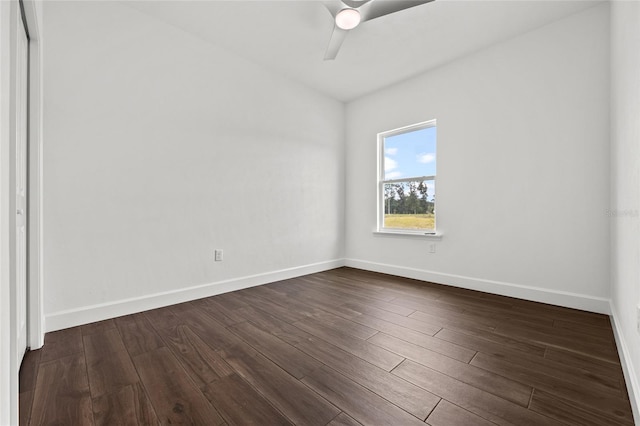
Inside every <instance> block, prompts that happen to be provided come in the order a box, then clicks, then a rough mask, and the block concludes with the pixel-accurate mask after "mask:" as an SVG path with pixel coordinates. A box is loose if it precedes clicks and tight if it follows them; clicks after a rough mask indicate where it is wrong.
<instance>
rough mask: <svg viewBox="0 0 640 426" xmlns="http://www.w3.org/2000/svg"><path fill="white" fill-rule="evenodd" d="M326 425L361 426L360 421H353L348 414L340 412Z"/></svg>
mask: <svg viewBox="0 0 640 426" xmlns="http://www.w3.org/2000/svg"><path fill="white" fill-rule="evenodd" d="M327 426H362V423H359V422H357V421H355V419H353V418H352V417H350V416H349V415H348V414H345V413H340V414H338V415H337V416H336V417H335V418H334V419H333V420H331V422H329V423H328V424H327Z"/></svg>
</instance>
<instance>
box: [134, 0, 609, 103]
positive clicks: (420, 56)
mask: <svg viewBox="0 0 640 426" xmlns="http://www.w3.org/2000/svg"><path fill="white" fill-rule="evenodd" d="M336 1H337V0H336ZM375 1H393V0H375ZM598 3H600V2H599V1H595V0H587V1H581V0H570V1H561V0H546V1H543V0H537V1H527V0H500V1H495V0H494V1H489V0H467V1H461V0H437V1H434V2H431V3H427V4H423V5H420V6H416V7H413V8H411V9H407V10H404V11H401V12H397V13H394V14H392V15H387V16H384V17H381V18H378V19H375V20H372V21H369V22H365V23H363V24H362V25H360V26H359V27H357V28H356V29H354V30H352V31H351V32H350V33H349V35H348V37H347V39H346V40H345V42H344V44H343V45H342V49H341V50H340V52H339V53H338V57H337V58H336V59H335V60H334V61H323V57H324V52H325V49H326V47H327V43H328V41H329V37H330V35H331V31H332V29H333V18H332V17H331V15H330V13H329V11H328V10H327V9H326V8H325V6H324V5H323V4H322V3H321V2H320V1H313V0H289V1H271V0H260V1H244V0H233V1H219V0H211V1H144V2H127V4H128V5H130V6H131V7H134V8H136V9H138V10H140V11H142V12H144V13H146V14H148V15H151V16H154V17H156V18H158V19H160V20H162V21H165V22H167V23H169V24H172V25H174V26H176V27H179V28H182V29H183V30H185V31H188V32H190V33H192V34H195V35H197V36H199V37H201V38H202V39H204V40H207V41H209V42H210V43H212V44H215V45H217V46H218V47H221V48H223V49H225V50H228V51H230V52H233V53H235V54H237V55H239V56H241V57H244V58H245V59H248V60H250V61H252V62H254V63H257V64H259V65H261V66H264V67H266V68H268V69H270V70H272V71H275V72H278V73H280V74H282V75H285V76H287V77H288V78H291V79H294V80H297V81H299V82H301V83H303V84H305V85H307V86H310V87H312V88H314V89H316V90H318V91H320V92H323V93H325V94H327V95H329V96H331V97H333V98H336V99H338V100H341V101H350V100H353V99H355V98H358V97H360V96H362V95H364V94H367V93H370V92H373V91H376V90H378V89H380V88H382V87H385V86H388V85H391V84H394V83H397V82H399V81H402V80H404V79H406V78H408V77H411V76H414V75H417V74H420V73H423V72H425V71H427V70H429V69H432V68H434V67H437V66H439V65H442V64H444V63H446V62H449V61H451V60H454V59H456V58H458V57H461V56H463V55H466V54H469V53H472V52H474V51H477V50H479V49H482V48H484V47H487V46H490V45H492V44H495V43H498V42H500V41H503V40H507V39H509V38H512V37H514V36H516V35H518V34H521V33H524V32H527V31H530V30H533V29H535V28H538V27H541V26H543V25H545V24H547V23H549V22H553V21H555V20H558V19H561V18H563V17H566V16H569V15H572V14H574V13H577V12H579V11H581V10H584V9H587V8H589V7H592V6H594V5H596V4H598Z"/></svg>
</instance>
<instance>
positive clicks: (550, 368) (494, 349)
mask: <svg viewBox="0 0 640 426" xmlns="http://www.w3.org/2000/svg"><path fill="white" fill-rule="evenodd" d="M436 337H439V338H443V339H446V340H448V341H454V342H457V343H460V344H462V345H467V346H468V347H474V348H476V349H477V350H478V351H479V352H482V353H484V354H486V355H490V356H492V357H495V358H498V359H500V360H505V361H509V362H512V363H514V364H519V365H522V366H525V367H527V368H533V369H535V370H537V371H538V372H541V373H544V374H547V375H550V376H554V377H557V378H561V379H563V380H581V381H582V383H585V385H586V383H589V384H590V385H591V386H596V387H599V388H600V389H601V390H602V391H603V392H605V393H606V394H610V393H614V394H619V395H621V394H624V393H626V389H625V388H624V386H621V384H620V381H619V378H618V377H617V376H611V375H608V374H599V373H593V372H590V371H587V370H584V369H581V368H577V367H575V366H574V365H567V364H561V363H558V362H555V361H553V360H550V359H548V358H544V357H541V356H537V355H531V354H529V353H526V352H523V351H519V350H514V349H511V348H510V347H506V346H503V345H500V344H496V343H494V342H492V341H490V340H486V339H483V338H482V337H479V336H469V335H466V334H462V333H456V332H454V331H451V330H447V329H442V330H441V331H440V332H439V333H438V334H436Z"/></svg>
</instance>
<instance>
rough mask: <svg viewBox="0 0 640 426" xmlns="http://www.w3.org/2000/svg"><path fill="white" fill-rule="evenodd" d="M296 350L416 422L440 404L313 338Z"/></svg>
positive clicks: (359, 360)
mask: <svg viewBox="0 0 640 426" xmlns="http://www.w3.org/2000/svg"><path fill="white" fill-rule="evenodd" d="M298 347H299V348H300V350H302V351H304V352H306V353H308V354H309V355H311V356H313V357H314V358H316V359H317V360H319V361H321V362H322V363H324V364H325V365H329V366H331V368H333V369H334V370H336V371H339V372H340V373H341V374H344V375H345V376H347V377H349V378H350V379H351V380H353V381H354V382H356V383H358V384H360V385H362V386H364V387H365V388H367V389H369V390H370V391H372V392H374V393H376V394H377V395H379V396H381V397H383V398H384V399H386V400H387V401H389V402H391V403H393V404H395V405H397V406H398V407H400V408H402V409H403V410H405V411H407V412H408V413H410V414H413V415H414V416H415V417H417V418H419V419H424V418H426V417H427V416H428V415H429V413H430V412H431V410H433V408H434V407H435V406H436V404H437V403H438V401H440V398H439V397H437V396H436V395H434V394H432V393H429V392H427V391H425V390H424V389H421V388H419V387H418V386H416V385H414V384H412V383H409V382H407V381H406V380H403V379H400V378H399V377H397V376H395V375H393V374H391V373H389V372H387V371H385V370H382V369H381V368H379V367H376V366H374V365H372V364H370V363H368V362H366V361H363V360H362V359H360V358H358V357H357V356H355V355H351V354H350V353H348V352H345V351H343V350H342V349H340V348H338V347H336V346H333V345H331V344H329V343H327V342H325V341H323V340H320V339H317V338H314V339H312V340H310V341H306V342H301V343H300V344H299V345H298Z"/></svg>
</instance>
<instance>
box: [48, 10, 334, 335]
mask: <svg viewBox="0 0 640 426" xmlns="http://www.w3.org/2000/svg"><path fill="white" fill-rule="evenodd" d="M45 19H46V20H45V37H46V39H47V49H46V52H45V58H44V67H45V72H44V75H45V80H44V86H45V105H44V114H45V122H44V131H45V134H46V141H45V152H44V161H45V178H44V180H45V184H46V189H45V200H44V214H45V217H44V229H45V235H46V237H45V247H44V268H45V274H46V286H45V296H44V300H45V313H46V315H47V329H48V330H52V329H57V328H61V327H67V326H71V325H76V324H79V323H83V322H88V321H92V320H96V319H100V317H108V316H112V315H118V314H122V313H125V312H127V311H133V310H139V309H145V308H148V307H152V306H154V305H158V304H168V303H172V302H175V301H178V300H180V299H186V298H190V297H194V296H204V295H206V294H213V293H216V292H218V291H222V290H229V289H230V288H234V286H243V285H252V284H257V283H260V282H262V281H265V280H269V279H271V278H274V277H280V276H286V275H287V274H297V273H300V274H302V273H304V272H308V271H311V270H314V269H322V268H330V267H331V266H332V265H335V264H336V263H335V262H334V263H331V262H332V261H333V260H335V259H341V258H342V257H343V247H344V242H343V237H342V235H343V229H344V223H343V222H344V188H343V187H344V184H343V182H344V145H343V141H344V106H343V104H341V103H339V102H337V101H334V100H331V99H329V98H327V97H324V96H323V95H320V94H318V93H316V92H313V91H311V90H309V89H307V88H304V87H302V86H299V85H297V84H295V83H292V82H290V81H288V80H286V79H284V78H282V77H279V76H277V75H274V74H271V73H269V72H267V71H266V70H264V69H262V68H259V67H258V66H256V65H254V64H251V63H249V62H246V61H244V60H241V59H240V58H239V57H236V56H234V55H233V54H231V53H229V52H226V51H224V50H221V49H219V48H217V47H215V46H213V45H211V44H208V43H206V42H204V41H203V40H201V39H199V38H196V37H194V36H192V35H189V34H187V33H185V32H183V31H182V30H179V29H177V28H175V27H171V26H169V25H167V24H164V23H162V22H160V21H157V20H155V19H153V18H151V17H148V16H146V15H144V14H142V13H141V12H139V11H137V10H134V9H132V8H128V7H126V6H124V5H122V4H118V3H115V2H68V3H65V2H46V5H45ZM215 248H221V249H224V256H225V258H224V261H223V262H214V260H213V251H214V249H215ZM326 262H329V263H326ZM338 264H339V263H338ZM309 265H310V266H309ZM289 268H298V269H294V270H293V271H291V270H289ZM283 270H284V271H283ZM277 271H280V274H279V275H278V273H276V274H275V275H274V274H273V273H274V272H277ZM262 274H266V275H262ZM255 275H258V277H256V276H255ZM247 277H249V278H247ZM235 280H239V281H235ZM210 283H214V284H216V283H217V284H219V285H212V286H208V285H207V284H210ZM201 285H202V286H204V287H201V288H199V289H197V291H191V290H193V287H194V286H201ZM185 289H186V292H182V291H183V290H185ZM158 294H164V295H165V297H159V298H155V299H154V298H153V297H152V298H151V299H149V296H153V295H158Z"/></svg>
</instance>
